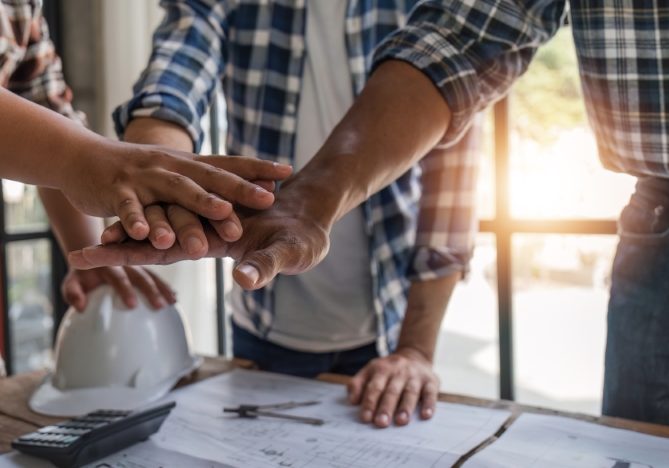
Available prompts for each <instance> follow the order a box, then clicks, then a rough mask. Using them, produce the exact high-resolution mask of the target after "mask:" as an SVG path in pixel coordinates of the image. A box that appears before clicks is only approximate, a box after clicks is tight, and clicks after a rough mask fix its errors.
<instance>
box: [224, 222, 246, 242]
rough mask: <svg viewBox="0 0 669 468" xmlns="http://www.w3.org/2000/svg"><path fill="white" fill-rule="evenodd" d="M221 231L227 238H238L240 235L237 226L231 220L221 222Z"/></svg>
mask: <svg viewBox="0 0 669 468" xmlns="http://www.w3.org/2000/svg"><path fill="white" fill-rule="evenodd" d="M223 233H224V234H225V236H226V237H227V238H228V239H238V238H239V237H240V236H241V235H242V233H241V230H240V229H239V226H238V225H237V224H236V223H233V222H232V221H226V222H224V223H223Z"/></svg>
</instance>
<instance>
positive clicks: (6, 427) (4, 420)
mask: <svg viewBox="0 0 669 468" xmlns="http://www.w3.org/2000/svg"><path fill="white" fill-rule="evenodd" d="M235 368H244V369H251V368H253V363H251V362H249V361H244V360H239V359H233V360H227V359H224V358H220V357H205V358H204V363H203V365H202V366H201V367H200V368H199V369H198V370H197V371H196V372H195V373H194V374H193V375H192V376H191V377H189V378H188V379H184V380H182V381H181V382H179V386H183V385H189V384H191V383H194V382H198V381H200V380H204V379H206V378H208V377H212V376H214V375H218V374H222V373H224V372H229V371H230V370H232V369H235ZM44 376H45V372H44V371H38V372H30V373H26V374H20V375H16V376H13V377H9V378H0V454H1V453H5V452H8V451H9V450H10V445H9V444H10V442H11V441H12V440H13V439H15V438H16V437H18V436H19V435H22V434H25V433H27V432H31V431H34V430H35V429H37V428H39V427H41V426H46V425H49V424H52V423H54V422H58V421H62V420H63V418H62V417H61V418H53V417H49V416H42V415H39V414H37V413H34V412H33V411H31V410H30V409H29V408H28V398H29V397H30V395H31V394H32V393H33V391H34V390H35V388H37V386H38V385H39V384H40V382H41V381H42V379H43V378H44ZM319 379H320V380H323V381H326V382H331V383H338V384H345V383H346V382H347V380H348V377H345V376H340V375H332V374H324V375H321V376H320V377H319ZM439 400H440V401H447V402H451V403H460V404H466V405H473V406H480V407H485V408H496V409H506V410H509V411H511V413H512V414H513V417H512V418H511V419H509V421H507V423H506V424H505V426H504V427H503V428H502V429H500V431H499V432H498V434H500V433H502V432H504V430H506V428H508V426H510V425H511V423H512V422H513V420H515V418H517V417H518V416H519V415H520V414H522V413H524V412H533V413H542V414H552V415H559V416H567V417H571V418H576V419H579V420H583V421H589V422H594V423H597V424H603V425H606V426H611V427H617V428H622V429H629V430H633V431H637V432H643V433H646V434H652V435H657V436H663V437H669V426H660V425H656V424H648V423H641V422H636V421H629V420H625V419H618V418H609V417H594V416H586V415H582V414H575V413H565V412H563V411H553V410H547V409H543V408H536V407H531V406H526V405H520V404H517V403H513V402H510V401H504V400H497V401H493V400H483V399H480V398H471V397H466V396H460V395H450V394H441V395H440V396H439ZM494 440H495V438H491V439H490V440H488V441H487V442H486V443H484V444H482V445H481V446H479V447H477V448H476V449H475V450H473V451H472V453H474V452H477V451H479V450H482V449H483V448H484V447H485V446H487V445H489V444H491V443H492V442H494ZM472 453H470V454H467V455H466V456H465V457H463V459H464V458H469V456H470V455H471V454H472ZM456 466H459V465H456Z"/></svg>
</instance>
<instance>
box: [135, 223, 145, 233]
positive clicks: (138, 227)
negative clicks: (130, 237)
mask: <svg viewBox="0 0 669 468" xmlns="http://www.w3.org/2000/svg"><path fill="white" fill-rule="evenodd" d="M145 227H146V224H145V223H143V222H142V221H135V222H134V223H132V230H133V231H138V230H140V229H144V228H145Z"/></svg>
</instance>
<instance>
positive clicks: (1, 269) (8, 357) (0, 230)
mask: <svg viewBox="0 0 669 468" xmlns="http://www.w3.org/2000/svg"><path fill="white" fill-rule="evenodd" d="M0 255H2V258H0V280H1V281H2V291H1V295H2V317H0V320H2V344H3V349H2V356H3V358H4V360H5V369H6V370H7V375H11V374H12V371H13V368H14V366H13V362H12V336H11V330H10V328H11V325H10V323H9V279H8V277H7V232H6V229H5V194H4V184H3V183H2V180H0Z"/></svg>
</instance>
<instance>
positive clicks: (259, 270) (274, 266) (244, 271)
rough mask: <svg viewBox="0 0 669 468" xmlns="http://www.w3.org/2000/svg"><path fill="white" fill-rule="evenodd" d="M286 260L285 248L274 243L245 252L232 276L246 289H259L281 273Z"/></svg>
mask: <svg viewBox="0 0 669 468" xmlns="http://www.w3.org/2000/svg"><path fill="white" fill-rule="evenodd" d="M287 260H288V259H287V250H286V249H284V248H283V247H282V246H281V244H279V243H276V244H273V245H270V246H269V247H267V248H265V249H261V250H256V251H254V252H250V253H247V254H245V255H244V256H243V257H242V259H241V260H240V262H239V263H238V264H237V266H236V267H235V269H234V271H233V273H232V276H233V278H234V279H235V281H236V282H237V284H239V285H240V286H241V287H242V288H244V289H246V290H253V289H260V288H262V287H264V286H266V285H267V284H268V283H269V282H270V281H272V280H273V279H274V277H275V276H276V275H278V274H279V273H281V271H282V269H283V266H284V264H285V263H286V261H287Z"/></svg>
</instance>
